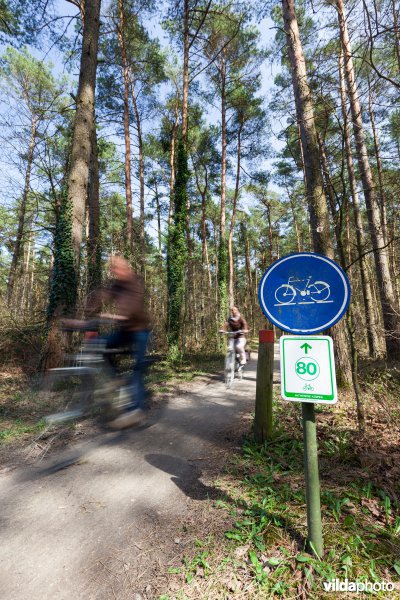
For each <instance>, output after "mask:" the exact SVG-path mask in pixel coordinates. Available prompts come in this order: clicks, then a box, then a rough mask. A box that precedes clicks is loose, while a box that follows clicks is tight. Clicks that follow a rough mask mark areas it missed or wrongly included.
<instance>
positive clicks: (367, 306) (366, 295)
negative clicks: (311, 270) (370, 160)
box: [339, 54, 380, 357]
mask: <svg viewBox="0 0 400 600" xmlns="http://www.w3.org/2000/svg"><path fill="white" fill-rule="evenodd" d="M339 82H340V100H341V108H342V117H343V135H344V144H345V154H346V165H347V173H348V177H349V186H350V194H351V198H352V207H353V215H354V222H355V226H356V245H357V252H358V256H359V257H360V259H359V265H360V275H361V287H362V294H363V301H364V311H365V319H366V324H367V340H368V349H369V354H370V356H372V357H377V356H379V354H380V344H379V339H378V331H377V327H376V325H377V324H376V316H375V310H374V301H373V298H372V289H371V282H370V278H369V273H368V264H367V261H368V258H367V257H366V256H364V252H365V248H366V239H365V238H366V236H365V232H364V226H363V222H362V218H361V210H360V199H359V196H358V191H357V181H356V176H355V172H354V164H353V155H352V148H351V142H350V126H349V120H348V116H347V107H346V90H345V81H344V72H343V55H342V54H341V55H340V57H339Z"/></svg>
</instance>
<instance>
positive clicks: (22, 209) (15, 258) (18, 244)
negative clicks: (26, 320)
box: [7, 114, 37, 306]
mask: <svg viewBox="0 0 400 600" xmlns="http://www.w3.org/2000/svg"><path fill="white" fill-rule="evenodd" d="M36 130H37V118H36V115H34V114H33V115H32V120H31V135H30V140H29V146H28V153H27V164H26V173H25V182H24V190H23V192H22V197H21V201H20V205H19V211H18V227H17V236H16V239H15V245H14V251H13V255H12V259H11V266H10V273H9V277H8V286H7V304H8V306H10V305H11V301H12V296H13V291H14V286H15V278H16V274H17V267H18V264H19V261H20V257H21V249H22V245H23V242H22V240H23V236H24V228H25V215H26V207H27V203H28V196H29V190H30V186H31V174H32V164H33V156H34V152H35V143H36Z"/></svg>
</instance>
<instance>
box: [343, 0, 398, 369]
mask: <svg viewBox="0 0 400 600" xmlns="http://www.w3.org/2000/svg"><path fill="white" fill-rule="evenodd" d="M335 2H336V9H337V14H338V22H339V30H340V41H341V45H342V49H343V56H344V70H345V78H346V84H347V93H348V96H349V100H350V109H351V116H352V121H353V132H354V139H355V142H356V152H357V158H358V166H359V170H360V175H361V181H362V186H363V190H364V198H365V204H366V207H367V216H368V224H369V229H370V235H371V240H372V245H373V254H374V260H375V268H376V276H377V280H378V287H379V293H380V299H381V304H382V316H383V324H384V328H385V343H386V352H387V355H388V356H392V357H398V356H400V313H399V308H398V306H397V303H396V299H395V295H394V291H393V285H392V279H391V275H390V266H389V256H388V248H387V247H386V246H385V240H384V235H383V229H382V221H381V214H380V209H379V204H378V201H377V196H376V190H375V186H374V181H373V178H372V172H371V167H370V163H369V158H368V151H367V146H366V143H365V135H364V127H363V122H362V112H361V106H360V101H359V96H358V90H357V85H356V81H355V74H354V67H353V57H352V51H351V44H350V38H349V33H348V29H347V20H346V15H345V9H344V4H343V0H335Z"/></svg>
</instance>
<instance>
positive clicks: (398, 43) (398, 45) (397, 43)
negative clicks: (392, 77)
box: [392, 0, 400, 73]
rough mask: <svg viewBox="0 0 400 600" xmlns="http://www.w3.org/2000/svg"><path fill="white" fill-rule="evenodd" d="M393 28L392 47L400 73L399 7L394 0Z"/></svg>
mask: <svg viewBox="0 0 400 600" xmlns="http://www.w3.org/2000/svg"><path fill="white" fill-rule="evenodd" d="M392 14H393V28H394V47H395V52H396V59H397V69H398V71H399V73H400V30H399V8H398V4H397V10H396V0H392Z"/></svg>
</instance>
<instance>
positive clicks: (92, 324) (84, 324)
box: [60, 318, 115, 332]
mask: <svg viewBox="0 0 400 600" xmlns="http://www.w3.org/2000/svg"><path fill="white" fill-rule="evenodd" d="M112 323H115V321H113V320H112V319H103V318H97V319H90V320H89V321H81V320H79V319H65V320H62V321H61V324H60V328H61V330H62V331H82V332H85V331H98V330H99V328H100V327H101V326H102V325H111V324H112Z"/></svg>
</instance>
